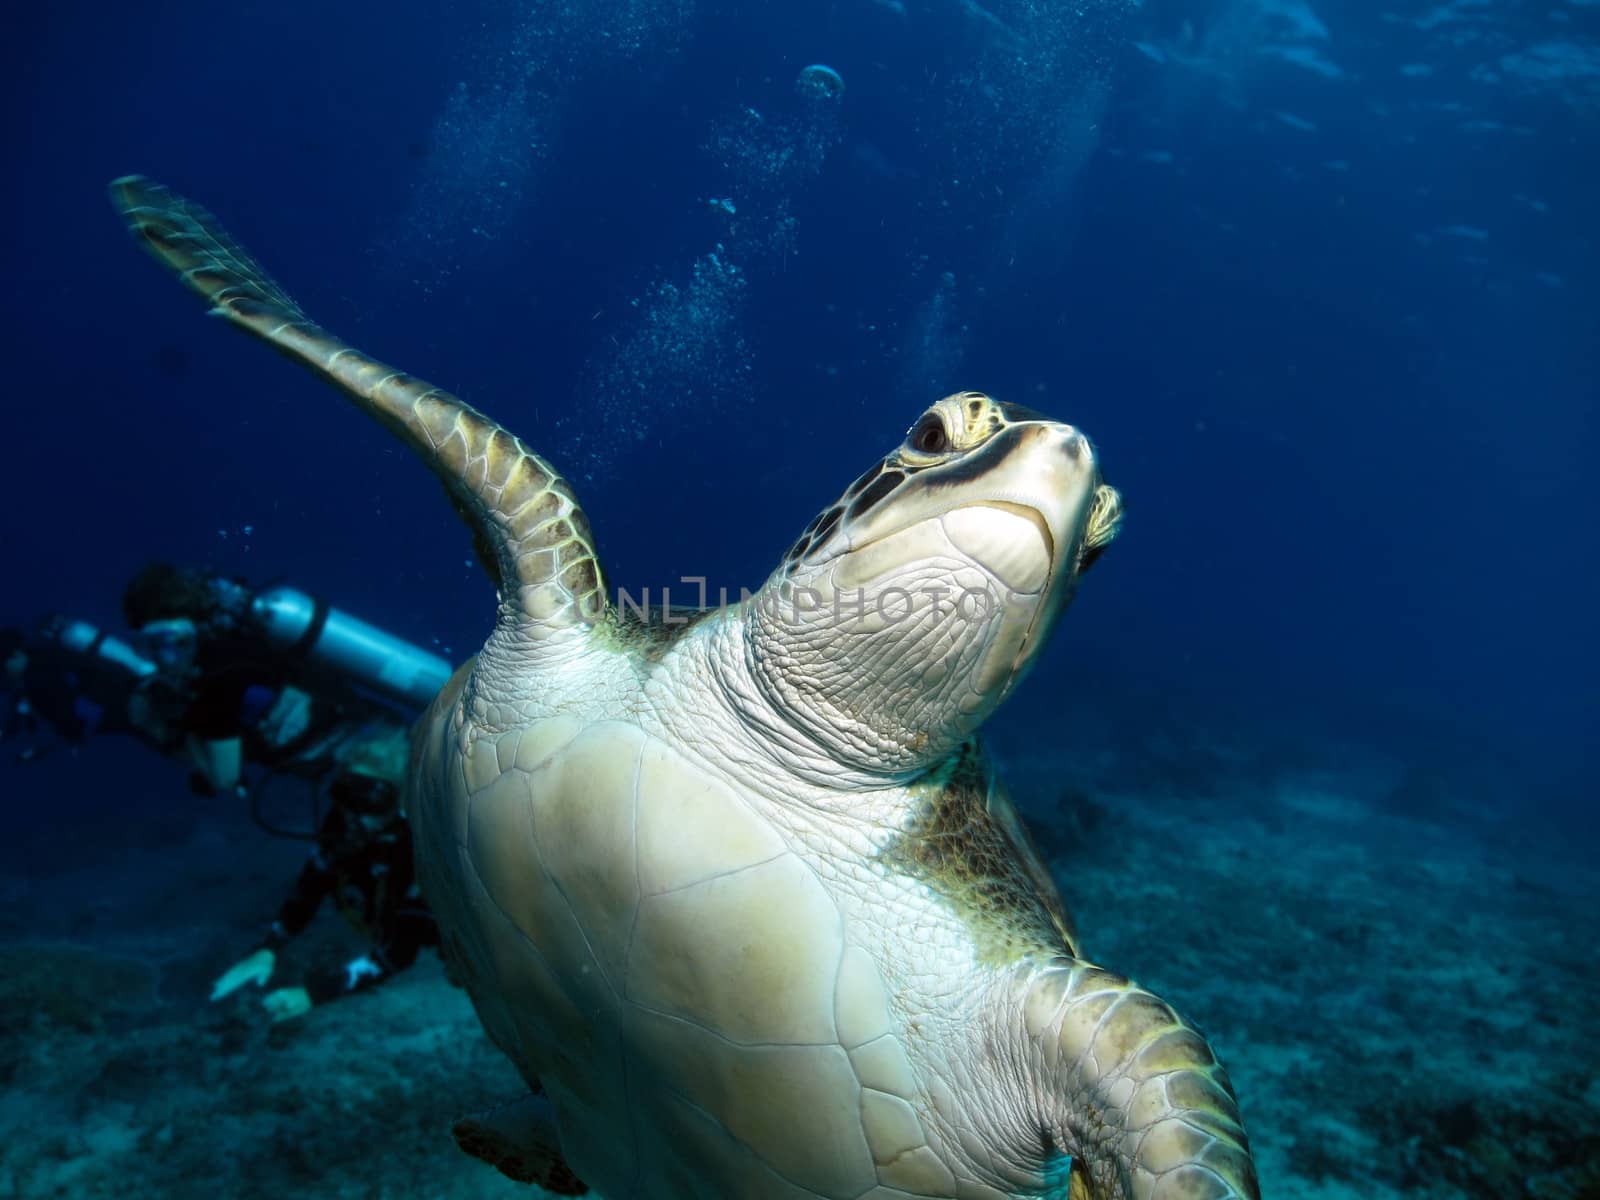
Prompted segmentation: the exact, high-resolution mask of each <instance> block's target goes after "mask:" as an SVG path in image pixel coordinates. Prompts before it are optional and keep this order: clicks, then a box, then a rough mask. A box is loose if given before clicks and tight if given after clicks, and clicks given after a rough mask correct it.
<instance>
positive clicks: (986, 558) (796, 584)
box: [748, 392, 1122, 775]
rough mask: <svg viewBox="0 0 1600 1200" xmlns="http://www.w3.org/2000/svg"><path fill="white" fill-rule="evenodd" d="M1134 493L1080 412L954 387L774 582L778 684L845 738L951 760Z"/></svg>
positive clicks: (766, 619) (1009, 683) (1019, 670)
mask: <svg viewBox="0 0 1600 1200" xmlns="http://www.w3.org/2000/svg"><path fill="white" fill-rule="evenodd" d="M1121 512H1122V505H1121V501H1120V499H1119V497H1118V495H1117V493H1116V491H1115V490H1114V489H1112V488H1110V487H1107V486H1106V485H1105V484H1104V483H1102V482H1101V479H1100V468H1099V464H1098V462H1097V460H1096V457H1095V452H1094V450H1093V448H1092V447H1091V446H1090V444H1089V442H1088V439H1087V438H1085V437H1084V436H1083V435H1082V434H1081V433H1079V432H1078V431H1077V430H1076V429H1074V428H1073V427H1072V426H1071V425H1066V424H1062V423H1061V422H1058V421H1052V420H1048V419H1047V418H1045V417H1042V416H1040V415H1038V414H1037V413H1034V412H1031V411H1029V410H1027V409H1023V408H1019V407H1017V406H1014V405H1009V404H1002V403H999V402H997V401H995V400H991V399H990V398H989V397H988V396H985V395H982V394H981V393H978V392H962V393H959V394H957V395H954V396H948V397H946V398H945V399H943V400H941V401H939V403H937V404H935V405H934V406H933V407H932V408H930V409H928V410H927V411H926V412H924V413H923V414H922V415H921V416H920V417H919V418H918V419H917V421H916V422H915V423H914V424H913V425H912V426H911V429H910V431H909V432H908V433H907V435H906V439H905V441H904V442H902V443H901V444H900V445H899V446H898V447H896V448H895V449H894V450H893V451H891V452H890V453H889V455H888V456H887V457H886V458H884V459H883V461H882V462H880V463H878V464H877V465H876V466H874V467H873V468H872V469H871V470H869V471H868V472H867V473H866V474H864V475H862V476H861V478H859V479H857V480H856V481H855V483H853V484H851V485H850V487H849V489H848V490H847V491H846V492H845V494H844V495H843V496H842V497H840V498H839V500H838V502H837V503H835V504H833V505H831V506H830V507H828V508H827V509H825V510H824V511H823V512H822V513H821V514H820V515H819V516H818V517H817V518H816V519H815V520H813V521H812V522H811V524H810V525H809V526H808V527H807V529H806V531H805V532H804V533H803V534H802V535H801V537H800V540H799V541H798V542H796V543H795V545H794V547H793V548H792V549H791V550H790V551H789V553H788V555H787V556H786V557H785V558H784V561H783V564H782V565H781V566H780V567H779V568H778V570H777V571H776V572H774V574H773V576H772V578H771V579H769V580H768V582H767V584H766V586H765V587H764V588H763V589H762V592H761V594H760V596H759V597H758V603H757V604H755V605H754V609H753V615H752V618H751V637H750V639H749V651H748V653H749V657H750V660H751V664H752V667H753V669H754V673H755V675H756V678H757V680H758V682H759V683H760V685H761V687H762V690H763V691H764V692H765V694H766V696H767V698H768V699H769V700H770V701H771V702H772V703H773V704H774V705H776V706H777V707H778V708H779V709H780V710H781V711H782V712H783V714H784V715H785V716H786V717H787V718H788V719H789V720H790V721H792V722H793V723H794V724H796V725H798V726H799V727H800V728H801V729H802V730H803V731H804V732H805V733H806V734H807V735H809V736H810V737H811V738H812V739H814V740H816V741H819V742H821V743H822V744H823V745H824V747H825V748H826V750H827V751H828V752H829V754H830V755H831V756H832V757H834V758H835V759H838V760H840V761H844V762H848V763H850V764H851V765H852V766H855V767H857V768H861V769H865V770H868V771H872V772H874V773H883V774H890V775H899V774H907V773H914V772H916V771H919V770H922V769H924V768H925V767H927V766H929V765H931V764H932V763H935V762H938V761H939V760H940V759H942V758H943V757H944V756H946V755H947V754H949V753H950V752H951V751H952V750H953V749H954V748H955V747H956V746H958V745H959V744H960V743H961V742H962V741H963V740H965V739H966V738H967V737H968V736H970V735H971V734H972V732H973V731H974V730H976V729H977V727H978V726H979V725H981V724H982V723H983V721H984V719H985V718H987V717H988V715H989V714H990V713H991V712H992V711H994V708H995V706H996V705H998V704H999V703H1000V701H1001V700H1003V699H1004V698H1005V696H1006V695H1007V693H1009V692H1010V690H1011V689H1012V687H1014V686H1015V685H1016V683H1017V681H1018V680H1019V679H1020V678H1021V677H1022V675H1023V674H1024V673H1025V671H1026V670H1027V668H1028V666H1029V664H1030V663H1031V662H1032V661H1033V659H1034V658H1035V657H1036V656H1037V654H1038V652H1039V648H1040V647H1041V645H1042V644H1043V643H1044V640H1045V638H1046V637H1047V635H1048V634H1049V632H1050V629H1051V627H1052V625H1053V624H1054V622H1055V619H1056V617H1057V616H1059V615H1060V612H1061V610H1062V608H1063V607H1064V606H1065V604H1066V602H1067V601H1068V599H1070V597H1071V595H1072V593H1073V591H1074V589H1075V587H1076V585H1077V580H1078V577H1079V575H1081V574H1082V573H1083V571H1084V570H1086V569H1087V568H1088V567H1089V566H1090V565H1091V564H1092V563H1093V562H1094V561H1095V559H1096V558H1097V557H1098V556H1099V554H1100V552H1101V550H1102V549H1103V548H1104V547H1105V546H1106V544H1107V543H1109V542H1110V541H1111V539H1112V538H1113V537H1114V536H1115V534H1116V531H1117V526H1118V523H1119V521H1120V519H1121Z"/></svg>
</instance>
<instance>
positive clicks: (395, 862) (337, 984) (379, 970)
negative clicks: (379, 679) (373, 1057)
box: [211, 729, 439, 1022]
mask: <svg viewBox="0 0 1600 1200" xmlns="http://www.w3.org/2000/svg"><path fill="white" fill-rule="evenodd" d="M394 732H395V736H394V737H393V738H392V739H391V740H390V741H389V742H387V743H384V742H379V741H372V742H368V743H366V744H365V745H364V746H363V747H362V753H361V754H360V755H359V756H357V757H356V758H353V759H351V760H347V762H346V763H345V764H344V770H342V771H341V773H340V774H339V775H338V776H336V777H335V778H334V780H333V782H332V783H331V784H330V785H329V787H328V799H329V801H330V805H329V808H328V815H327V816H326V817H325V818H324V819H323V821H322V824H321V825H320V827H319V828H318V829H317V834H316V841H315V845H314V847H313V848H312V851H311V856H310V858H309V859H308V861H307V862H306V865H305V866H304V867H303V868H301V871H300V875H299V878H298V879H296V880H295V885H294V890H293V891H291V892H290V894H289V898H288V899H287V900H285V901H284V902H283V905H282V906H281V907H280V908H279V909H278V914H277V917H276V918H275V919H274V920H273V922H272V924H271V926H270V927H269V928H268V930H267V934H266V937H264V938H263V939H262V941H261V943H260V944H259V945H258V946H257V947H256V949H255V950H253V951H252V952H251V953H250V954H248V955H246V956H245V957H244V958H243V959H241V960H240V961H239V962H237V963H235V964H234V965H233V966H231V967H229V968H228V970H226V971H224V972H223V973H222V975H221V976H220V977H219V978H218V979H217V981H216V983H215V984H214V985H213V986H212V989H211V999H212V1001H213V1003H214V1002H216V1001H218V1000H221V999H223V998H224V997H226V996H229V995H231V994H233V993H234V992H236V991H238V990H239V989H240V988H242V987H244V986H245V985H246V984H253V985H255V986H256V987H265V986H266V985H267V984H268V983H269V982H271V981H272V979H273V976H274V975H275V974H277V970H278V958H279V955H280V953H281V952H282V951H283V949H284V947H285V946H287V945H288V943H289V942H290V940H291V939H293V938H294V937H296V936H298V935H299V934H300V933H302V932H303V931H304V930H305V929H306V927H307V926H309V925H310V924H311V921H312V918H313V917H315V916H316V915H317V911H318V909H320V908H321V907H322V904H323V902H324V901H325V900H328V899H332V900H333V902H334V905H335V907H337V909H338V910H339V913H340V914H341V915H342V916H343V917H345V919H346V920H347V921H349V922H350V924H351V925H352V926H353V927H354V928H355V929H356V930H357V932H359V933H360V934H361V935H363V936H364V937H365V938H366V939H367V942H368V949H367V951H366V952H365V953H363V954H358V955H357V956H356V957H354V958H352V959H350V960H349V961H348V962H345V963H343V964H342V965H339V966H333V967H330V968H327V969H317V970H312V971H309V972H307V973H306V974H305V976H304V978H303V979H302V980H301V981H300V982H298V983H290V984H286V985H282V986H278V987H274V988H273V989H272V990H270V991H268V992H267V993H266V994H265V995H264V996H263V997H262V1005H263V1007H264V1009H265V1011H266V1013H267V1015H268V1016H269V1017H270V1018H271V1019H272V1020H273V1021H274V1022H278V1021H286V1020H290V1019H291V1018H294V1017H298V1016H300V1015H301V1014H302V1013H305V1012H306V1011H308V1010H309V1009H311V1008H312V1007H313V1006H315V1005H318V1004H322V1003H325V1002H326V1001H328V1000H334V999H337V998H338V997H340V996H344V995H348V994H350V993H351V992H357V991H362V990H365V989H366V988H369V987H372V986H374V985H376V984H379V983H382V982H383V981H384V980H385V979H387V978H389V976H391V975H393V974H395V973H396V972H399V971H403V970H405V969H406V968H407V967H409V966H410V965H411V964H412V963H414V962H415V961H416V960H417V955H418V953H419V952H420V951H421V950H422V948H423V947H424V946H437V945H438V944H439V933H438V929H437V928H436V926H435V925H434V922H433V917H432V915H431V914H430V913H429V912H428V909H427V906H426V905H425V903H424V902H423V900H422V894H421V891H420V890H419V889H418V887H417V881H416V867H415V864H414V860H413V858H412V852H411V830H410V829H409V828H408V827H407V825H406V821H405V817H404V815H403V814H402V813H401V811H400V788H399V781H400V775H401V773H402V772H403V771H404V769H405V762H406V750H407V739H406V731H405V730H404V729H397V730H395V731H394Z"/></svg>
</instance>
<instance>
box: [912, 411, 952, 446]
mask: <svg viewBox="0 0 1600 1200" xmlns="http://www.w3.org/2000/svg"><path fill="white" fill-rule="evenodd" d="M906 444H907V445H909V446H910V447H911V448H912V449H913V450H917V451H920V452H921V453H923V454H943V453H944V452H945V451H946V450H948V449H950V437H949V435H948V434H947V433H945V431H944V422H943V421H942V420H940V419H939V414H938V413H928V414H927V415H926V416H924V417H923V418H922V420H920V421H918V422H917V423H916V424H915V425H913V426H912V427H911V432H910V433H909V434H908V435H907V436H906Z"/></svg>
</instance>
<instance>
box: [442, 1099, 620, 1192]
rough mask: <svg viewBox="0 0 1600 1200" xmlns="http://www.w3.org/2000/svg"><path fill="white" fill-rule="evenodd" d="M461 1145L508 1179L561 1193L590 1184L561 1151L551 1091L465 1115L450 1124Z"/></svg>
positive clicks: (582, 1189) (582, 1188) (585, 1190)
mask: <svg viewBox="0 0 1600 1200" xmlns="http://www.w3.org/2000/svg"><path fill="white" fill-rule="evenodd" d="M450 1132H451V1133H453V1134H455V1139H456V1145H458V1146H460V1147H461V1149H462V1150H464V1151H466V1152H467V1153H468V1154H470V1155H472V1157H473V1158H478V1159H482V1160H483V1161H484V1162H486V1163H488V1164H489V1165H490V1166H492V1167H493V1168H495V1170H497V1171H499V1172H500V1174H502V1175H504V1176H505V1177H506V1178H507V1179H514V1180H516V1181H517V1182H518V1183H537V1184H538V1185H539V1186H540V1187H542V1188H544V1190H545V1191H547V1192H554V1193H555V1194H556V1195H557V1196H585V1195H588V1193H589V1185H588V1184H586V1183H584V1182H583V1180H581V1179H579V1178H578V1177H577V1176H576V1175H574V1174H573V1173H572V1168H571V1167H569V1166H567V1160H566V1159H565V1158H563V1157H562V1156H561V1143H560V1140H559V1138H558V1137H557V1135H556V1115H555V1109H554V1108H553V1107H552V1106H551V1104H550V1099H549V1097H547V1096H537V1095H533V1096H524V1097H522V1099H520V1100H513V1101H512V1102H511V1103H509V1104H502V1105H501V1106H500V1107H499V1108H492V1109H490V1110H489V1111H488V1112H481V1113H475V1114H474V1115H472V1116H470V1117H462V1118H461V1119H460V1120H459V1121H457V1122H456V1123H455V1125H454V1126H452V1127H451V1130H450Z"/></svg>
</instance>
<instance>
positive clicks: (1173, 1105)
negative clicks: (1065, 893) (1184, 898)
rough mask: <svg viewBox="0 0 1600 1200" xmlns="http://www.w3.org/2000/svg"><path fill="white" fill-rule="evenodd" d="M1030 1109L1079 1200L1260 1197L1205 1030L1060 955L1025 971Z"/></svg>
mask: <svg viewBox="0 0 1600 1200" xmlns="http://www.w3.org/2000/svg"><path fill="white" fill-rule="evenodd" d="M1022 1005H1023V1011H1022V1016H1023V1020H1024V1022H1025V1023H1026V1026H1027V1033H1028V1035H1029V1037H1030V1039H1031V1044H1032V1045H1033V1046H1034V1048H1035V1051H1036V1061H1035V1063H1034V1064H1033V1068H1032V1069H1033V1071H1034V1072H1035V1073H1036V1075H1035V1078H1034V1080H1033V1086H1034V1089H1035V1103H1036V1104H1037V1108H1036V1110H1035V1111H1036V1113H1037V1117H1038V1120H1039V1123H1040V1129H1041V1130H1042V1131H1043V1133H1044V1134H1045V1143H1046V1144H1045V1147H1044V1152H1045V1156H1046V1158H1048V1157H1049V1155H1050V1154H1051V1153H1052V1152H1053V1153H1056V1154H1066V1155H1070V1156H1071V1157H1072V1160H1073V1169H1072V1177H1073V1180H1072V1182H1073V1186H1072V1191H1071V1194H1072V1196H1073V1198H1074V1200H1078V1198H1079V1197H1081V1196H1086V1197H1089V1198H1091V1200H1111V1198H1115V1200H1259V1197H1260V1195H1261V1190H1260V1187H1259V1186H1258V1184H1257V1182H1256V1169H1255V1163H1254V1162H1253V1161H1252V1159H1251V1157H1250V1143H1249V1141H1248V1140H1247V1139H1246V1137H1245V1132H1244V1125H1243V1123H1242V1122H1241V1120H1240V1118H1239V1106H1238V1102H1237V1101H1236V1100H1235V1099H1234V1095H1233V1088H1232V1086H1231V1085H1230V1084H1229V1083H1228V1075H1227V1072H1226V1071H1224V1070H1223V1069H1222V1064H1221V1063H1219V1062H1218V1061H1217V1059H1216V1056H1215V1055H1214V1054H1213V1053H1212V1052H1211V1047H1210V1046H1209V1045H1207V1044H1206V1040H1205V1038H1204V1037H1202V1036H1201V1035H1200V1033H1199V1032H1198V1031H1197V1030H1196V1029H1195V1028H1194V1026H1192V1025H1190V1024H1189V1023H1188V1022H1187V1021H1185V1020H1184V1019H1183V1018H1182V1017H1180V1016H1178V1014H1177V1013H1176V1012H1174V1011H1173V1010H1172V1008H1171V1007H1170V1006H1169V1005H1168V1004H1167V1003H1166V1002H1165V1001H1163V1000H1161V999H1159V998H1157V997H1156V996H1153V995H1151V994H1150V993H1149V992H1147V991H1145V990H1144V989H1143V988H1141V987H1139V986H1137V985H1136V984H1133V983H1130V982H1129V981H1128V980H1126V979H1123V978H1122V977H1121V976H1118V975H1113V974H1111V973H1110V972H1108V971H1102V970H1101V969H1100V968H1099V967H1095V966H1091V965H1090V964H1089V963H1085V962H1080V961H1078V960H1076V959H1060V960H1057V961H1056V962H1054V963H1052V964H1051V965H1050V966H1048V967H1046V968H1045V969H1043V970H1041V971H1038V972H1036V973H1034V974H1032V975H1031V976H1030V978H1029V979H1028V981H1027V984H1026V991H1025V993H1024V996H1023V1002H1022Z"/></svg>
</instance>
